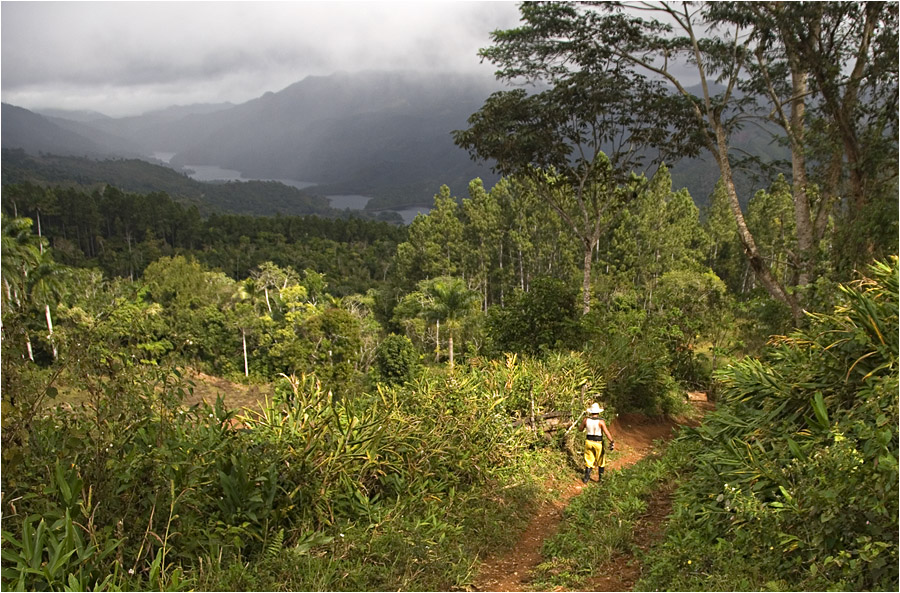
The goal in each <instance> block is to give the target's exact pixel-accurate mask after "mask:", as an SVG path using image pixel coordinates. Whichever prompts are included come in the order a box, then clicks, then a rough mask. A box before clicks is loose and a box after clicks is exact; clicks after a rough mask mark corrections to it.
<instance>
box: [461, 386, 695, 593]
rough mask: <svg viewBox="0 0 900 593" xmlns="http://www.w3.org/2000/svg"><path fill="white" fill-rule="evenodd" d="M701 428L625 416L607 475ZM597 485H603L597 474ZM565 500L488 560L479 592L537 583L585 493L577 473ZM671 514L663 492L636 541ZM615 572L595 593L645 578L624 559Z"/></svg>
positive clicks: (598, 582) (563, 488) (654, 532)
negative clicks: (570, 511) (568, 514)
mask: <svg viewBox="0 0 900 593" xmlns="http://www.w3.org/2000/svg"><path fill="white" fill-rule="evenodd" d="M689 399H690V400H691V401H692V402H693V403H694V404H695V405H696V406H697V407H698V408H699V409H700V411H706V410H709V409H711V408H712V404H710V403H708V402H707V401H706V395H705V394H701V393H690V394H689ZM683 424H688V425H696V424H697V420H696V419H685V418H648V417H646V416H643V415H641V414H622V415H621V416H619V417H618V418H616V419H615V420H614V421H613V422H611V423H610V426H609V430H610V432H611V433H612V435H613V439H614V440H615V442H616V451H618V452H619V453H620V454H619V455H617V456H616V458H615V459H613V460H611V461H610V462H609V463H608V464H607V466H606V467H607V471H610V470H616V469H619V468H623V467H627V466H629V465H632V464H633V463H636V462H637V461H639V460H641V459H643V458H644V457H646V456H647V455H648V454H649V453H650V452H652V451H653V448H654V447H653V442H654V441H656V440H660V439H662V440H667V439H669V438H671V437H672V434H673V431H674V430H675V428H676V427H677V426H679V425H683ZM592 480H593V481H595V482H596V481H597V474H596V472H595V473H594V475H593V477H592ZM556 487H559V488H560V497H559V499H558V500H556V501H550V502H547V503H545V504H544V505H543V506H541V508H540V509H539V510H538V512H537V513H535V515H534V517H532V519H531V522H530V523H529V524H528V526H527V527H526V528H525V531H524V532H522V535H521V536H520V538H519V541H518V543H517V544H516V545H515V546H514V547H513V548H512V549H511V550H509V551H508V552H505V553H503V554H499V555H496V556H492V557H488V558H487V559H485V562H484V564H483V565H482V566H481V569H480V571H479V573H478V577H477V578H476V580H475V583H474V586H473V589H474V590H475V591H523V590H525V587H527V585H528V583H529V582H530V580H531V572H532V571H533V570H534V568H535V567H537V566H538V564H540V563H541V562H542V561H543V557H542V556H541V547H542V546H543V544H544V540H545V539H547V538H548V537H550V536H551V535H553V534H554V533H556V530H557V529H558V527H559V523H560V521H561V520H562V516H563V509H565V508H566V506H567V505H568V504H569V500H570V499H571V498H572V497H573V496H577V495H578V494H580V493H581V491H582V489H583V488H584V486H583V485H582V483H581V480H580V479H579V478H578V477H577V476H576V475H575V472H573V475H572V481H571V482H569V483H564V484H558V485H556ZM670 510H671V491H665V490H663V491H659V492H657V493H655V494H654V496H653V498H652V499H651V500H650V501H649V503H648V508H647V512H646V513H645V515H644V517H643V518H642V520H641V521H640V522H639V523H638V525H637V527H636V530H635V540H636V541H638V542H645V543H644V545H646V546H648V547H649V544H650V542H652V541H655V540H657V539H658V538H659V537H660V536H661V535H662V529H663V525H664V522H665V518H666V517H667V516H668V515H669V512H670ZM610 564H611V566H615V570H614V571H612V570H610V571H605V570H602V569H601V570H599V571H598V573H599V574H606V575H610V576H607V577H598V578H595V579H593V580H592V581H591V583H590V586H591V588H590V589H588V590H591V591H627V590H630V589H631V587H632V586H633V585H634V583H635V582H636V581H637V578H638V577H639V576H640V567H639V566H636V562H634V561H633V559H630V558H626V557H625V556H624V555H623V556H622V557H619V558H613V559H612V560H611V562H610Z"/></svg>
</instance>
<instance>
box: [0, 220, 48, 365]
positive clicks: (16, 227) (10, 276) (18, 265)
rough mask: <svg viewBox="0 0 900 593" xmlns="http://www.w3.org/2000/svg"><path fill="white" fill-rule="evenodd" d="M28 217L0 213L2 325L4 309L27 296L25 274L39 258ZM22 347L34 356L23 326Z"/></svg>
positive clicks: (16, 307) (13, 307) (15, 308)
mask: <svg viewBox="0 0 900 593" xmlns="http://www.w3.org/2000/svg"><path fill="white" fill-rule="evenodd" d="M31 225H32V222H31V219H29V218H9V217H7V216H6V215H2V235H0V241H2V243H0V252H2V253H3V256H2V257H0V276H2V282H3V291H2V302H3V309H4V319H3V321H4V325H7V323H6V322H7V313H6V312H15V311H18V310H20V309H21V307H22V300H23V299H24V298H25V297H26V296H27V294H26V293H27V290H26V289H27V282H28V275H29V274H30V273H31V272H32V270H34V269H35V268H37V266H38V265H39V264H40V262H41V254H40V251H39V249H38V243H39V241H40V239H38V238H37V237H35V236H34V235H33V234H32V233H31ZM23 333H24V336H25V349H26V351H27V353H28V359H29V360H34V353H33V351H32V348H31V338H30V337H29V336H28V332H27V331H25V330H23Z"/></svg>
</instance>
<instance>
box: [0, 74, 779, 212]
mask: <svg viewBox="0 0 900 593" xmlns="http://www.w3.org/2000/svg"><path fill="white" fill-rule="evenodd" d="M500 88H501V86H500V83H498V82H497V81H495V80H494V79H492V78H484V77H477V76H472V75H461V74H448V73H430V74H422V73H412V72H364V73H358V74H334V75H331V76H322V77H313V76H311V77H308V78H305V79H304V80H302V81H300V82H297V83H295V84H292V85H290V86H288V87H287V88H285V89H283V90H281V91H279V92H269V93H266V94H265V95H263V96H261V97H259V98H257V99H253V100H251V101H247V102H246V103H242V104H240V105H233V104H231V103H220V104H198V105H189V106H173V107H169V108H167V109H163V110H158V111H153V112H149V113H146V114H144V115H141V116H135V117H125V118H110V117H105V116H103V115H102V114H97V113H79V112H65V111H59V110H50V111H45V112H44V113H45V114H46V117H45V116H41V115H38V114H36V113H32V112H30V111H27V110H24V109H20V108H18V107H13V106H11V105H4V106H3V110H4V111H3V123H4V124H5V125H4V128H3V147H4V148H22V149H23V150H25V151H26V152H28V153H30V154H38V153H39V152H40V153H45V154H60V155H69V156H79V157H84V156H89V157H93V158H109V157H110V156H111V155H115V156H116V157H120V158H121V157H125V158H128V159H137V158H140V159H145V160H149V161H153V162H156V163H159V161H156V160H155V159H154V158H153V157H152V156H151V155H154V154H156V153H169V154H173V155H174V157H173V158H172V159H171V162H170V164H171V165H172V166H173V167H175V168H176V169H179V170H180V169H182V168H183V167H187V166H192V165H193V166H218V167H221V168H226V169H234V170H238V171H241V172H242V174H243V175H244V176H245V177H247V178H264V179H293V180H297V181H306V182H316V183H317V184H318V185H317V187H316V189H315V192H316V193H317V194H320V195H329V194H361V195H366V196H372V197H373V198H374V199H373V200H371V201H370V202H369V204H368V205H367V209H369V210H370V211H379V210H386V209H389V208H399V207H404V206H412V205H424V206H430V205H431V203H432V198H433V196H434V194H435V193H437V191H438V190H439V188H440V186H441V185H445V184H446V185H448V186H449V187H450V189H451V192H452V193H453V194H454V195H456V196H459V197H464V196H465V195H466V190H467V187H468V183H469V182H470V181H471V180H472V179H474V178H476V177H480V178H481V179H482V180H483V181H484V182H485V185H486V186H487V187H490V186H492V185H493V184H494V183H495V182H496V181H497V179H498V176H497V175H495V174H494V173H492V172H491V170H490V166H489V164H485V163H475V162H473V161H472V160H471V159H470V158H469V155H468V154H467V153H466V151H465V150H463V149H461V148H459V147H457V146H456V145H455V144H454V143H453V141H452V139H451V131H452V130H456V129H463V128H465V127H467V125H468V124H467V119H468V117H469V116H470V115H471V114H472V113H474V112H476V111H477V110H478V109H480V108H481V106H482V105H483V103H484V101H485V99H486V98H487V97H488V96H489V95H490V94H491V93H493V92H495V91H497V90H500ZM735 141H736V146H737V148H740V149H742V150H746V151H747V152H749V153H750V154H756V155H761V156H763V157H764V159H770V158H773V156H774V155H776V154H781V153H782V152H783V149H780V148H777V147H773V146H771V144H770V143H769V142H768V135H767V134H766V133H765V132H762V131H755V129H753V130H752V129H745V130H742V131H741V132H740V133H739V134H738V136H736V138H735ZM81 164H82V165H84V166H85V167H86V169H87V171H82V172H75V171H74V170H73V171H72V172H71V173H70V175H73V176H86V177H88V178H92V179H93V178H94V172H93V171H92V169H95V168H96V167H95V166H93V165H89V164H87V163H85V162H84V161H81ZM75 165H76V162H75V161H70V162H69V163H68V164H67V165H66V166H67V167H73V166H75ZM669 165H670V168H671V172H672V179H673V183H674V184H675V187H686V188H687V189H688V190H689V191H690V193H691V196H692V197H693V198H694V201H695V202H696V203H697V204H698V205H703V204H705V203H706V201H707V199H708V197H709V195H710V193H711V192H712V190H713V187H714V186H715V183H716V180H717V179H718V168H717V167H716V166H715V164H714V163H712V162H711V160H709V159H706V160H700V159H686V160H684V161H679V162H677V163H669ZM160 175H161V174H160ZM158 177H159V175H157V174H153V175H151V176H150V178H152V179H154V180H155V181H159V179H158ZM143 179H144V180H145V181H146V180H147V178H146V176H143ZM737 181H738V184H739V194H740V196H741V199H742V201H743V202H744V203H746V201H747V200H749V198H750V197H751V196H752V194H753V192H754V191H755V190H756V189H757V187H756V186H755V185H754V184H753V183H752V182H751V181H750V179H749V177H744V178H741V176H738V178H737ZM126 182H127V183H129V184H131V185H130V187H135V189H134V191H172V190H171V189H170V187H171V184H168V183H166V184H163V185H152V184H151V185H148V184H146V183H143V182H142V181H141V180H137V179H136V180H123V181H122V182H121V183H122V184H123V186H124V184H125V183H126ZM178 184H179V185H180V184H181V180H180V179H179V180H178ZM245 189H246V187H245ZM181 191H183V192H185V193H184V195H197V194H199V193H203V191H198V189H197V188H193V189H192V190H190V191H188V190H181ZM191 192H193V194H191ZM214 193H215V192H214ZM263 193H265V192H263ZM292 196H293V194H289V195H288V194H286V196H285V197H282V198H280V199H279V200H277V203H276V204H267V203H263V204H260V205H256V206H253V207H250V206H249V205H248V201H249V200H251V199H256V195H255V194H254V195H253V196H250V195H248V196H246V197H244V198H242V199H239V200H236V201H235V204H234V205H235V206H236V207H238V208H239V209H238V210H235V212H242V213H251V212H256V213H272V212H274V211H276V210H279V211H283V209H284V208H294V205H292V204H291V201H292V199H293V197H292ZM228 203H229V201H228V200H223V201H222V202H221V204H219V205H220V206H222V207H228V206H227V204H228ZM300 208H301V210H300V211H298V210H291V212H298V213H299V212H301V211H302V213H308V212H309V209H308V207H307V206H306V205H304V206H302V207H300Z"/></svg>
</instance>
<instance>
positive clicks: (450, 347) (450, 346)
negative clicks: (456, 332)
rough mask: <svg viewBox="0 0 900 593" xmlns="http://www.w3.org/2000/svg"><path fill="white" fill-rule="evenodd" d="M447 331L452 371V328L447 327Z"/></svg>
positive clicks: (451, 368)
mask: <svg viewBox="0 0 900 593" xmlns="http://www.w3.org/2000/svg"><path fill="white" fill-rule="evenodd" d="M448 332H449V333H448V334H447V335H448V336H449V338H448V344H447V346H448V348H449V350H450V370H451V371H452V370H453V329H452V328H451V329H448Z"/></svg>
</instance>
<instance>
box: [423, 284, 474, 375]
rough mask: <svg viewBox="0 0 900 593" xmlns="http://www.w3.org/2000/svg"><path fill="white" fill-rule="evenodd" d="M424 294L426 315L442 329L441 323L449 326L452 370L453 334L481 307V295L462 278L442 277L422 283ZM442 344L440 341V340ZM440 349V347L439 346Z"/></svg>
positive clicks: (451, 365)
mask: <svg viewBox="0 0 900 593" xmlns="http://www.w3.org/2000/svg"><path fill="white" fill-rule="evenodd" d="M420 288H421V290H422V293H423V294H424V295H425V297H426V302H425V313H426V314H427V315H428V316H429V317H431V318H433V319H435V321H436V323H437V324H438V325H437V326H438V328H440V323H441V321H444V322H445V324H446V326H447V332H448V342H447V347H448V350H449V351H450V368H451V369H452V368H453V332H454V330H456V329H458V328H459V326H460V323H461V322H462V320H463V319H465V318H466V317H467V316H468V315H469V314H470V313H472V312H473V311H474V310H475V309H477V308H478V307H479V306H480V303H481V297H480V295H479V294H478V293H477V292H475V291H473V290H469V289H468V287H467V286H466V283H465V281H464V280H463V279H462V278H455V277H452V276H441V277H439V278H434V279H433V280H424V281H423V282H421V283H420ZM438 344H440V340H438ZM438 348H440V345H438Z"/></svg>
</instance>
